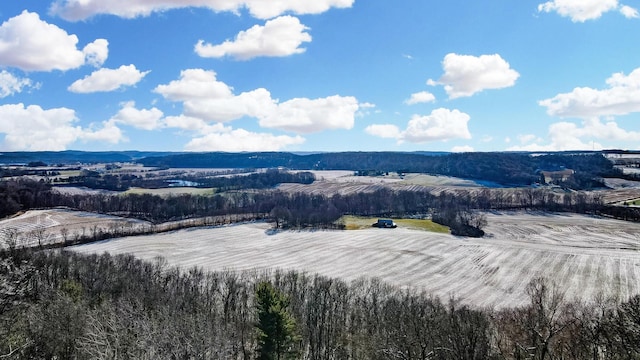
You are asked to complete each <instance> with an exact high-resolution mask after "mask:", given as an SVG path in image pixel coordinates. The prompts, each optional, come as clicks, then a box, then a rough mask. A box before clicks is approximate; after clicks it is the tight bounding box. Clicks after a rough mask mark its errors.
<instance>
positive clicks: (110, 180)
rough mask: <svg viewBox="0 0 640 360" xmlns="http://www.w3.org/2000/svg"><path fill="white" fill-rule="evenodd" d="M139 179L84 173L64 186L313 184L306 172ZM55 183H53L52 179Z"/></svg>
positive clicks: (260, 186) (222, 187) (223, 188)
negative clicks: (182, 183)
mask: <svg viewBox="0 0 640 360" xmlns="http://www.w3.org/2000/svg"><path fill="white" fill-rule="evenodd" d="M149 175H150V174H147V176H138V175H134V174H108V173H107V174H103V173H100V172H98V171H92V170H83V171H82V172H81V174H80V175H78V176H71V177H69V178H68V179H66V180H64V181H65V184H67V185H74V186H84V187H87V188H90V189H103V190H111V191H126V190H129V189H130V188H132V187H139V188H144V189H159V188H168V187H171V186H173V185H175V184H176V183H178V184H179V183H181V182H184V183H188V184H190V186H191V187H198V188H214V190H215V191H217V192H222V191H230V190H241V189H267V188H270V187H274V186H276V185H278V184H282V183H299V184H311V183H313V182H314V181H315V176H314V175H313V173H311V172H308V171H300V172H288V171H281V170H278V169H269V170H267V171H264V172H256V173H250V174H246V175H234V176H196V175H178V176H175V177H171V178H170V179H166V178H162V177H153V176H149ZM54 180H55V179H54Z"/></svg>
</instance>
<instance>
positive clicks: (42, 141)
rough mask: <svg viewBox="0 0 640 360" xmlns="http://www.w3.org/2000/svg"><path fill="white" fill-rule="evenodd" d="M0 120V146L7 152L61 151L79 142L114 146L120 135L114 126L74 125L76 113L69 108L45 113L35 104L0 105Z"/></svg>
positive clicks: (49, 110)
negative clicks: (85, 126)
mask: <svg viewBox="0 0 640 360" xmlns="http://www.w3.org/2000/svg"><path fill="white" fill-rule="evenodd" d="M0 119H3V121H1V122H0V133H1V134H4V142H3V143H2V145H1V146H2V148H4V149H6V150H10V151H18V150H27V151H44V150H51V151H61V150H65V149H67V147H68V146H69V145H70V144H72V143H74V142H76V141H79V140H80V141H89V140H91V141H106V142H111V143H117V142H118V141H120V140H121V135H122V134H121V133H120V132H119V131H114V130H115V129H114V128H113V127H107V126H103V128H99V129H83V128H82V127H80V126H76V125H74V123H75V122H77V120H78V119H77V118H76V114H75V111H74V110H72V109H68V108H55V109H48V110H45V109H43V108H41V107H40V106H38V105H30V106H27V107H25V106H24V105H23V104H6V105H1V106H0ZM103 125H106V124H103Z"/></svg>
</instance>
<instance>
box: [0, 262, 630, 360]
mask: <svg viewBox="0 0 640 360" xmlns="http://www.w3.org/2000/svg"><path fill="white" fill-rule="evenodd" d="M0 279H1V280H2V281H0V356H2V358H6V359H26V358H29V359H53V358H59V359H114V358H122V359H186V358H199V359H265V358H270V359H272V358H273V359H275V358H280V359H285V358H296V359H423V360H426V359H443V360H444V359H452V360H454V359H455V360H459V359H539V360H543V359H580V360H583V359H637V358H638V357H640V349H639V348H638V344H639V343H640V331H638V329H640V316H639V314H640V297H639V296H635V297H632V298H631V299H630V300H629V301H626V302H621V303H619V302H617V301H616V300H615V299H604V298H600V299H594V301H592V302H588V303H576V302H572V301H569V300H567V299H564V298H563V296H562V289H559V288H557V287H555V286H554V285H553V283H552V282H550V281H547V280H545V279H538V280H535V281H534V282H532V283H531V284H529V286H528V288H527V289H528V290H527V292H528V294H529V297H530V301H531V302H530V304H529V305H526V306H523V307H519V308H507V309H472V308H469V307H466V306H462V305H460V304H459V303H457V302H456V301H455V299H442V300H441V299H438V298H433V297H431V296H429V295H428V294H425V293H420V292H416V291H412V290H402V289H398V288H394V287H391V286H387V285H385V284H383V283H380V282H379V281H376V280H375V279H363V280H360V281H356V282H353V283H351V284H347V283H345V282H342V281H339V280H335V279H330V278H326V277H322V276H318V275H310V274H304V273H298V272H293V271H291V272H282V271H273V272H267V273H250V272H249V273H247V272H245V273H235V272H221V273H204V272H202V271H200V270H197V269H185V270H179V269H177V268H171V267H167V266H166V265H165V263H164V262H163V260H162V259H157V260H156V261H155V262H153V263H148V262H143V261H141V260H137V259H135V258H134V257H133V256H115V257H114V256H110V255H108V254H105V255H100V256H98V255H92V256H83V255H79V254H75V253H69V252H64V251H62V252H37V253H33V252H30V251H25V250H15V251H12V252H9V251H4V252H2V253H1V254H0ZM266 301H269V302H271V304H272V305H274V306H270V307H269V309H271V314H278V316H279V317H278V319H288V320H286V321H285V322H284V323H281V325H282V327H281V329H288V330H287V335H286V336H285V337H282V338H280V339H283V340H282V343H281V345H286V348H285V347H280V350H274V349H275V348H273V347H270V348H269V349H270V350H269V351H268V352H267V353H268V354H267V355H264V353H265V351H266V350H264V349H265V344H266V343H265V338H264V336H265V333H267V334H269V335H268V336H271V338H270V340H274V339H276V338H274V337H273V336H276V335H274V334H275V333H273V332H270V331H271V330H265V329H266V328H265V326H264V325H265V324H274V322H273V321H276V320H274V319H273V318H272V319H271V320H269V319H267V318H266V317H263V318H261V315H260V314H264V311H265V307H264V304H265V302H266ZM278 321H279V320H278ZM285 324H286V325H285ZM271 329H273V328H271ZM270 340H269V341H270ZM271 344H272V345H273V344H275V343H271ZM270 346H271V345H270ZM285 350H286V351H285ZM291 356H293V357H291Z"/></svg>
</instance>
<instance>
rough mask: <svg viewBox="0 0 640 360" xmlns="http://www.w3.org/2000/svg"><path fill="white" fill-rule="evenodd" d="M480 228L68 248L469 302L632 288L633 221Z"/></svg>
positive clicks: (636, 281)
mask: <svg viewBox="0 0 640 360" xmlns="http://www.w3.org/2000/svg"><path fill="white" fill-rule="evenodd" d="M487 217H488V221H489V226H488V227H487V228H486V229H485V230H486V231H487V233H488V236H487V237H485V238H482V239H470V238H459V237H454V236H451V235H448V234H438V233H432V232H425V231H419V230H413V229H408V228H402V227H398V228H397V229H376V228H371V229H363V230H353V231H285V232H275V233H274V232H272V231H270V229H269V225H268V224H266V223H251V224H243V225H233V226H224V227H217V228H200V229H195V230H194V229H192V230H181V231H175V232H171V233H165V234H159V235H154V236H140V237H128V238H121V239H114V240H109V241H103V242H99V243H93V244H88V245H83V246H78V247H75V248H73V249H74V250H75V251H79V252H83V253H96V252H97V253H101V252H104V251H108V252H111V253H133V254H135V255H136V256H138V257H141V258H144V259H152V258H154V257H156V256H163V257H165V258H166V259H167V260H168V261H169V263H171V264H174V265H177V266H181V267H191V266H199V267H202V268H205V269H208V270H222V269H234V270H245V269H267V268H287V269H297V270H304V271H307V272H313V273H320V274H324V275H327V276H331V277H338V278H342V279H345V280H352V279H356V278H358V277H362V276H367V277H378V278H381V279H382V280H384V281H386V282H389V283H392V284H396V285H398V286H402V287H411V288H416V289H425V290H427V291H429V292H431V293H433V294H434V295H437V296H440V297H442V298H448V297H449V296H451V295H455V296H456V297H458V298H460V299H461V300H462V301H463V302H465V303H468V304H473V305H477V306H496V307H502V306H512V305H518V304H522V303H524V302H526V301H527V297H526V294H525V291H524V289H525V287H526V285H527V284H528V283H529V281H530V280H531V279H533V278H535V277H539V276H544V277H547V278H549V279H551V280H553V281H554V282H556V283H557V284H558V286H560V288H562V289H565V290H566V296H567V297H569V298H579V299H583V300H589V299H592V298H593V297H594V296H596V295H597V294H599V293H602V294H605V295H607V296H618V297H620V298H622V299H624V298H627V297H628V296H630V295H632V294H637V293H639V292H640V224H633V223H628V222H622V221H616V220H609V219H602V218H595V217H588V216H578V215H544V214H527V213H508V214H488V216H487Z"/></svg>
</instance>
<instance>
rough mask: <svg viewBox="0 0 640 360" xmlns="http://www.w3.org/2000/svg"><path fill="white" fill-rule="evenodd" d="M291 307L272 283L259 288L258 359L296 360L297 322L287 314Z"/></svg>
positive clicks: (257, 295) (265, 283) (263, 284)
mask: <svg viewBox="0 0 640 360" xmlns="http://www.w3.org/2000/svg"><path fill="white" fill-rule="evenodd" d="M288 306H289V299H288V298H287V296H286V295H284V294H282V293H281V292H280V291H278V290H277V289H275V288H274V287H273V285H272V284H271V283H270V282H261V283H259V284H258V288H257V290H256V308H257V311H258V324H257V325H256V327H257V330H258V359H260V360H272V359H277V360H280V359H293V358H295V351H294V345H295V342H296V340H297V334H296V322H295V320H294V319H293V317H292V316H291V314H289V312H288V311H287V307H288Z"/></svg>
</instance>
